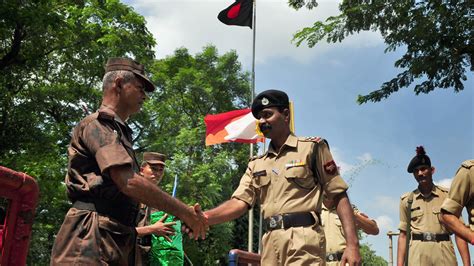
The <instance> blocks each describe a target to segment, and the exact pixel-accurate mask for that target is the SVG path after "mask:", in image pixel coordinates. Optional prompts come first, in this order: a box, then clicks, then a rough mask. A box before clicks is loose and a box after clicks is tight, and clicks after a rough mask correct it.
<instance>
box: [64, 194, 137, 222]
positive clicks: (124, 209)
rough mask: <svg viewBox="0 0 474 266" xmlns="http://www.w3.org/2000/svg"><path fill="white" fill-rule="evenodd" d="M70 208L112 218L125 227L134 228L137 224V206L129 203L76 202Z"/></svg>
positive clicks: (103, 201) (96, 200) (99, 200)
mask: <svg viewBox="0 0 474 266" xmlns="http://www.w3.org/2000/svg"><path fill="white" fill-rule="evenodd" d="M89 201H93V202H89ZM72 207H73V208H76V209H79V210H88V211H93V212H97V213H99V214H100V215H103V216H107V217H109V218H113V219H115V220H117V221H118V222H120V223H121V224H123V225H126V226H136V224H137V215H138V206H135V205H134V204H132V203H130V202H125V203H124V202H114V201H112V200H105V199H95V200H86V201H82V200H76V201H75V202H74V203H73V204H72Z"/></svg>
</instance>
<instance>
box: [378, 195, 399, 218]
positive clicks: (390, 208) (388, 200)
mask: <svg viewBox="0 0 474 266" xmlns="http://www.w3.org/2000/svg"><path fill="white" fill-rule="evenodd" d="M373 204H374V206H375V207H376V208H377V209H379V210H381V211H383V212H385V213H397V214H398V212H399V205H400V199H399V198H392V197H388V196H376V197H375V199H374V201H373Z"/></svg>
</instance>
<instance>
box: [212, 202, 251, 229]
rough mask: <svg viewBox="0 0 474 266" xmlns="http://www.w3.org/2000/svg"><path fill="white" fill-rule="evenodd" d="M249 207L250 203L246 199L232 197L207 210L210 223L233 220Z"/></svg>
mask: <svg viewBox="0 0 474 266" xmlns="http://www.w3.org/2000/svg"><path fill="white" fill-rule="evenodd" d="M248 209H249V205H248V204H247V203H245V202H244V201H241V200H239V199H236V198H232V199H230V200H228V201H225V202H224V203H222V204H221V205H219V206H218V207H216V208H214V209H211V210H208V211H205V212H204V215H205V216H206V217H207V219H208V222H209V225H215V224H220V223H225V222H228V221H232V220H234V219H237V218H239V217H240V216H242V215H243V214H244V213H245V212H247V210H248Z"/></svg>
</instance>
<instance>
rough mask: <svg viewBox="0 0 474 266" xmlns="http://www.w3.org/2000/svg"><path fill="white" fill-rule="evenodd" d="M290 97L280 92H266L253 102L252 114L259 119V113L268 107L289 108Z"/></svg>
mask: <svg viewBox="0 0 474 266" xmlns="http://www.w3.org/2000/svg"><path fill="white" fill-rule="evenodd" d="M289 106H290V101H289V100H288V95H287V94H286V93H285V92H283V91H279V90H266V91H263V92H261V93H260V94H258V95H257V96H256V97H255V99H254V100H253V102H252V114H253V116H254V117H255V118H258V113H259V112H260V111H262V110H263V109H265V108H268V107H289Z"/></svg>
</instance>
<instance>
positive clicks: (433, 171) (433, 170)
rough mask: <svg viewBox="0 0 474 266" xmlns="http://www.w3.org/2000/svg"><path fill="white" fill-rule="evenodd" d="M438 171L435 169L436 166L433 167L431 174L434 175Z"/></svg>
mask: <svg viewBox="0 0 474 266" xmlns="http://www.w3.org/2000/svg"><path fill="white" fill-rule="evenodd" d="M435 171H436V169H435V167H434V166H431V174H434V173H435Z"/></svg>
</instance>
